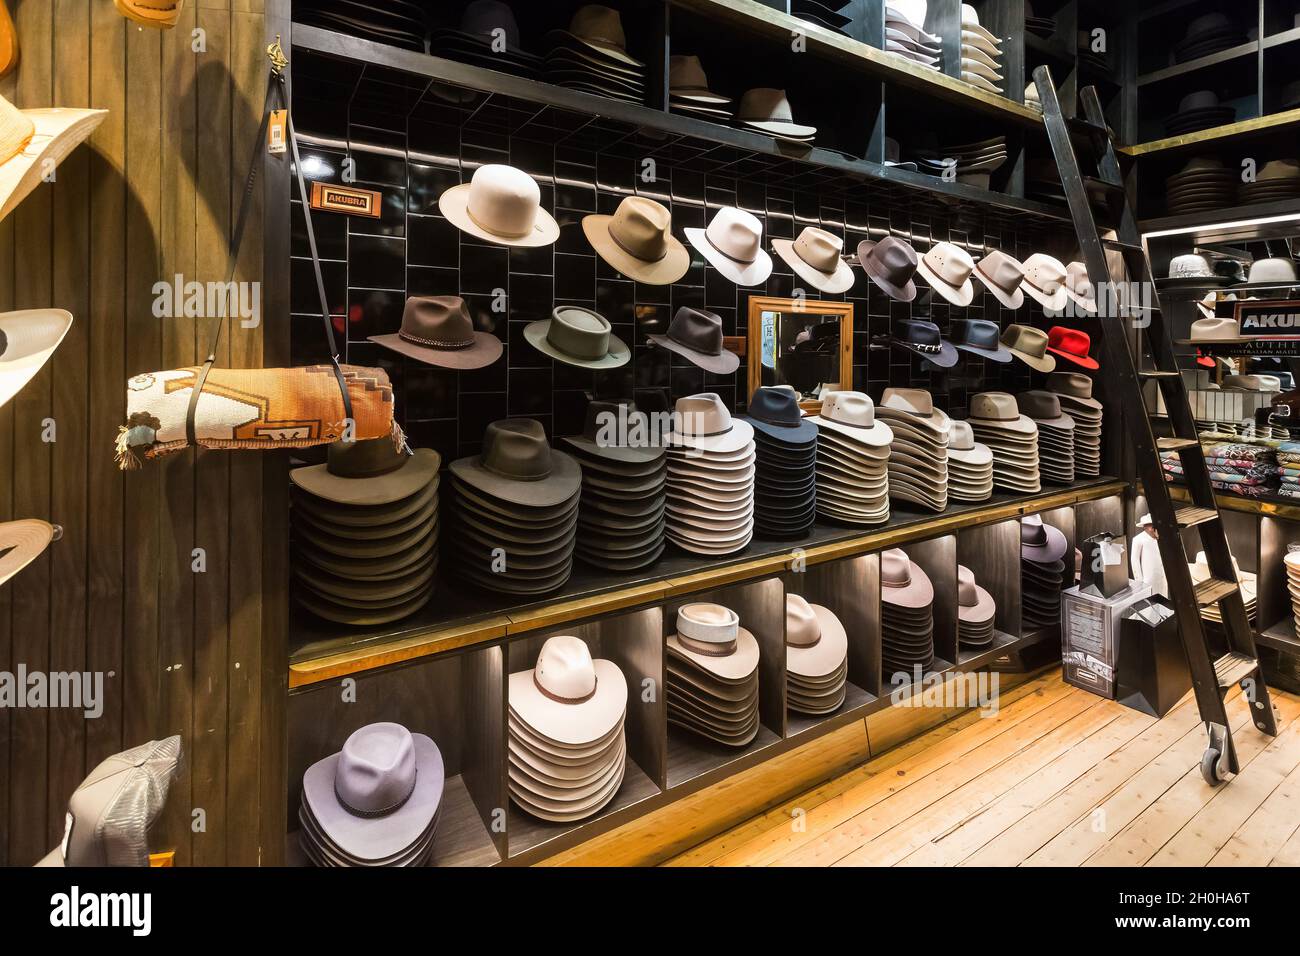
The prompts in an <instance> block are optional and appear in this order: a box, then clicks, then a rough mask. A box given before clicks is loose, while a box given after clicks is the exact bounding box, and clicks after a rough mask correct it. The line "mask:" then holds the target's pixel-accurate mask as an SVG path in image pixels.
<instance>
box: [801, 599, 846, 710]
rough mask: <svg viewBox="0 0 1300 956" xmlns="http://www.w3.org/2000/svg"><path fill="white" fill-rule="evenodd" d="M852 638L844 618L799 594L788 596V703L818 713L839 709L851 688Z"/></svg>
mask: <svg viewBox="0 0 1300 956" xmlns="http://www.w3.org/2000/svg"><path fill="white" fill-rule="evenodd" d="M848 676H849V639H848V635H847V634H846V633H845V631H844V625H843V624H841V623H840V619H839V618H838V617H836V616H835V614H834V613H833V612H832V611H831V610H830V609H829V608H825V607H822V606H821V605H820V604H809V603H808V602H807V601H805V600H804V599H803V598H802V597H800V596H799V595H798V594H787V595H786V596H785V695H786V704H787V706H788V707H789V708H790V709H791V710H794V711H798V712H799V713H801V714H811V715H813V716H818V715H822V714H830V713H834V712H835V711H837V710H839V709H840V707H841V706H842V705H843V704H844V696H845V693H846V691H847V688H846V686H845V682H846V681H847V680H848Z"/></svg>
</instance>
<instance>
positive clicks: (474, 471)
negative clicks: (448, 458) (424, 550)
mask: <svg viewBox="0 0 1300 956" xmlns="http://www.w3.org/2000/svg"><path fill="white" fill-rule="evenodd" d="M450 471H451V485H452V491H453V507H452V508H451V512H450V513H451V519H450V522H449V524H450V528H449V530H450V531H451V534H449V535H448V537H447V540H446V541H445V542H444V549H445V551H446V557H447V558H448V559H449V561H448V563H449V564H450V566H451V567H453V568H454V569H455V571H456V573H457V574H458V575H460V576H461V577H462V578H464V579H465V580H467V581H469V582H471V583H473V584H477V585H479V586H480V587H483V588H485V589H487V590H489V591H497V592H500V593H502V594H511V595H526V594H545V593H547V592H549V591H554V590H555V589H556V588H559V587H562V586H563V585H564V584H565V582H567V581H568V580H569V573H570V572H571V571H572V569H573V551H574V542H575V540H576V537H577V530H578V498H579V491H580V490H581V486H582V470H581V468H580V467H579V466H578V463H577V462H576V461H574V459H573V458H572V457H571V456H569V455H566V454H564V453H563V452H559V451H553V450H552V449H551V447H550V446H549V445H548V444H547V442H546V432H545V431H544V430H543V428H542V426H541V423H540V422H537V421H534V420H533V419H531V418H507V419H503V420H502V421H499V422H493V423H492V424H490V425H488V427H487V430H486V432H485V433H484V435H483V451H482V453H481V454H478V455H472V456H470V457H467V458H460V459H457V460H456V461H453V462H452V463H451V465H450Z"/></svg>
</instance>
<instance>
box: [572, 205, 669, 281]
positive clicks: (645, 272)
mask: <svg viewBox="0 0 1300 956" xmlns="http://www.w3.org/2000/svg"><path fill="white" fill-rule="evenodd" d="M672 229H673V217H672V213H670V212H669V211H668V209H667V208H666V207H664V206H663V205H661V204H660V203H657V202H655V201H654V200H653V199H647V198H645V197H644V196H626V197H624V199H623V201H622V202H621V203H619V204H618V208H617V209H616V210H614V215H612V216H598V215H591V216H584V217H583V218H582V231H583V232H584V233H586V236H587V241H588V242H590V243H591V245H592V248H593V249H595V250H596V252H597V254H599V255H600V257H601V258H602V259H604V260H605V261H606V262H608V263H609V264H610V265H611V266H613V267H614V268H615V269H617V270H618V271H619V272H621V273H622V274H623V275H625V276H627V277H628V278H631V279H636V280H637V281H638V282H644V283H646V284H647V285H671V284H672V283H674V282H676V281H677V280H678V279H680V278H681V277H682V276H684V275H686V270H687V269H688V268H689V267H690V264H691V254H690V253H689V252H687V251H686V247H685V246H683V245H682V244H681V243H680V242H678V241H677V238H676V237H675V236H674V235H673V233H672Z"/></svg>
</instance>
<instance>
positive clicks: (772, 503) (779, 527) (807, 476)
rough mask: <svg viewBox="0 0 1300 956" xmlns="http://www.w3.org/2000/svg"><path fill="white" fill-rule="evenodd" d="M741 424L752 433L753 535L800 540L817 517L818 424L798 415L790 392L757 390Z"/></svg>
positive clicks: (796, 402)
mask: <svg viewBox="0 0 1300 956" xmlns="http://www.w3.org/2000/svg"><path fill="white" fill-rule="evenodd" d="M748 412H749V414H748V415H745V416H742V417H743V419H744V421H747V422H749V424H750V425H751V426H752V427H753V429H754V451H755V455H756V457H757V461H756V463H755V476H754V530H755V531H756V532H758V533H759V534H761V535H763V536H765V537H768V538H801V537H804V536H805V535H807V534H808V532H809V531H811V530H812V526H813V522H814V521H815V520H816V517H817V475H816V471H817V425H816V424H815V423H814V422H812V421H810V420H809V419H807V418H804V417H803V413H802V412H801V411H800V410H799V398H798V396H797V395H796V394H795V391H794V389H792V388H790V387H789V386H785V385H779V386H775V387H771V388H760V389H758V390H757V391H755V392H754V394H753V395H752V396H751V397H750V399H749V408H748Z"/></svg>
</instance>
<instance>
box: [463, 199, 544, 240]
mask: <svg viewBox="0 0 1300 956" xmlns="http://www.w3.org/2000/svg"><path fill="white" fill-rule="evenodd" d="M465 215H467V216H469V218H470V221H471V222H473V223H474V225H476V226H478V227H479V228H480V229H482V230H483V231H484V232H490V233H492V235H494V236H501V237H502V238H504V239H522V238H523V237H524V236H526V235H528V234H529V233H530V232H532V231H533V227H532V225H531V224H529V226H528V227H527V228H526V229H524V230H523V231H522V232H506V231H505V230H504V229H500V228H497V227H496V226H489V225H488V224H487V223H485V222H483V221H482V220H480V219H479V217H478V216H476V215H474V210H473V209H471V208H470V205H469V203H466V204H465Z"/></svg>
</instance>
